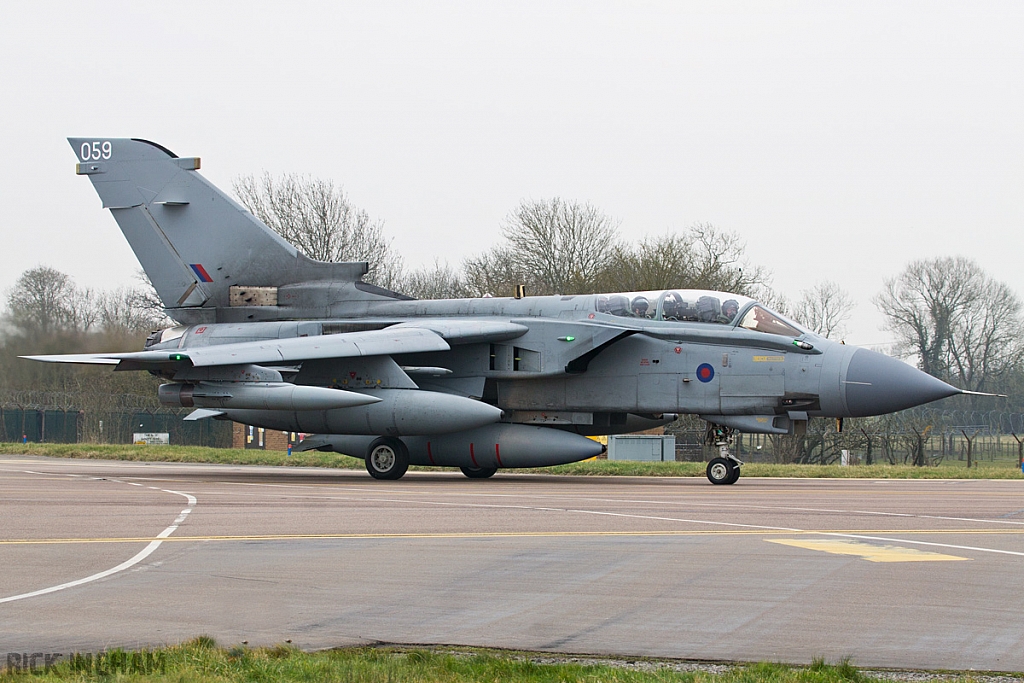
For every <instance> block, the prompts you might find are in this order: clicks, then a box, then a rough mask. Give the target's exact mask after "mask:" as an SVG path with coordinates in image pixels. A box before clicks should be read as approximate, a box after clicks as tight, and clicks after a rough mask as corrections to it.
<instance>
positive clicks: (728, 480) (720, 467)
mask: <svg viewBox="0 0 1024 683" xmlns="http://www.w3.org/2000/svg"><path fill="white" fill-rule="evenodd" d="M707 475H708V481H710V482H711V483H712V484H735V483H736V480H737V479H739V478H740V468H738V467H736V463H734V462H733V461H731V460H729V459H727V458H715V459H714V460H712V461H711V462H709V463H708V469H707Z"/></svg>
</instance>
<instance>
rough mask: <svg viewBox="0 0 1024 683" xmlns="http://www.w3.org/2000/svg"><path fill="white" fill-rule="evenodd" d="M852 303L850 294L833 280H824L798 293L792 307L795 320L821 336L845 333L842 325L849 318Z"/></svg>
mask: <svg viewBox="0 0 1024 683" xmlns="http://www.w3.org/2000/svg"><path fill="white" fill-rule="evenodd" d="M853 307H854V303H853V299H851V298H850V295H849V294H847V293H846V291H845V290H843V289H842V288H841V287H840V286H839V285H837V284H836V283H835V282H831V281H828V280H825V281H823V282H819V283H817V284H816V285H814V286H813V287H811V288H810V289H805V290H803V291H802V292H801V293H800V300H799V301H797V302H796V305H795V306H794V307H793V311H792V313H793V317H794V318H796V320H797V322H799V323H801V324H802V325H803V326H804V327H806V328H807V329H809V330H811V331H812V332H814V333H815V334H820V335H821V336H823V337H831V336H833V335H836V336H838V337H842V336H844V335H845V334H846V328H845V326H844V325H843V323H845V322H846V321H847V320H849V319H850V313H851V311H852V310H853Z"/></svg>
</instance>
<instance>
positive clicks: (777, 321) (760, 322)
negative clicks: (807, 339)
mask: <svg viewBox="0 0 1024 683" xmlns="http://www.w3.org/2000/svg"><path fill="white" fill-rule="evenodd" d="M740 327H745V328H746V329H748V330H754V331H755V332H765V333H767V334H779V335H782V336H784V337H799V336H800V335H801V334H803V332H802V331H800V330H798V329H797V328H795V327H793V326H792V325H790V324H789V323H788V322H786V321H785V320H783V319H782V318H781V317H779V316H778V315H776V314H775V313H772V312H771V311H769V310H768V309H766V308H761V307H760V306H754V307H752V308H751V309H750V310H749V311H747V314H746V315H745V316H743V320H742V321H741V322H740Z"/></svg>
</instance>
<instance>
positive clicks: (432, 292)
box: [401, 260, 470, 299]
mask: <svg viewBox="0 0 1024 683" xmlns="http://www.w3.org/2000/svg"><path fill="white" fill-rule="evenodd" d="M401 289H402V292H403V293H405V294H408V295H409V296H414V297H416V298H417V299H458V298H461V297H465V296H469V295H470V292H469V290H468V288H467V287H466V284H465V283H464V282H463V280H462V276H461V275H459V273H458V272H456V271H455V270H454V269H453V268H452V267H451V266H449V265H448V264H447V263H444V264H442V263H440V262H439V261H436V260H435V261H434V266H433V267H432V268H431V267H426V268H421V269H419V270H414V271H413V272H411V273H409V274H408V275H406V276H405V277H404V278H403V279H402V286H401Z"/></svg>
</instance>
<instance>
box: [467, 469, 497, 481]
mask: <svg viewBox="0 0 1024 683" xmlns="http://www.w3.org/2000/svg"><path fill="white" fill-rule="evenodd" d="M459 469H460V470H462V473H463V474H465V475H466V476H467V477H469V478H470V479H487V478H488V477H493V476H494V473H495V472H497V471H498V468H497V467H460V468H459Z"/></svg>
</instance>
